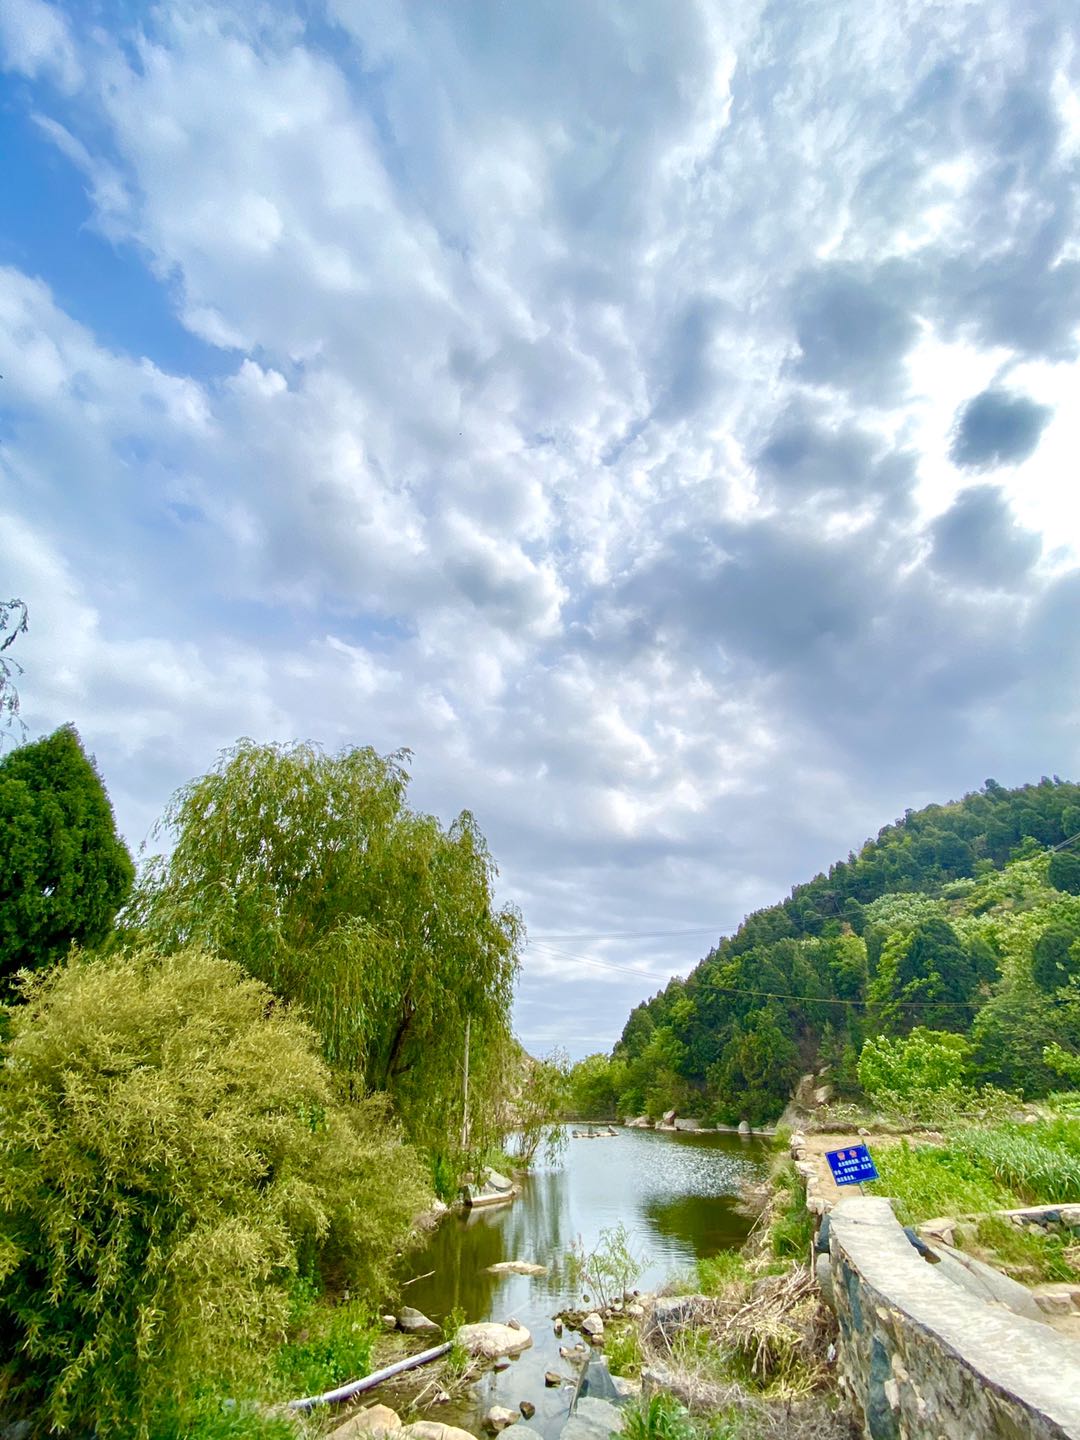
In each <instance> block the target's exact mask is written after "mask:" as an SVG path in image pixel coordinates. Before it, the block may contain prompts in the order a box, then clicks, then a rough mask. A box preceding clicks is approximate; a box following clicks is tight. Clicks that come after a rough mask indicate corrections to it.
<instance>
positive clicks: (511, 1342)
mask: <svg viewBox="0 0 1080 1440" xmlns="http://www.w3.org/2000/svg"><path fill="white" fill-rule="evenodd" d="M457 1338H458V1340H459V1342H460V1343H461V1344H462V1345H464V1346H465V1349H466V1350H467V1351H468V1352H469V1354H470V1355H474V1356H477V1357H478V1358H480V1359H482V1360H497V1359H498V1358H499V1356H500V1355H519V1354H520V1353H521V1351H522V1350H527V1349H528V1348H529V1346H530V1345H531V1344H532V1336H531V1335H530V1334H529V1332H528V1330H526V1329H525V1327H524V1325H521V1324H520V1323H519V1325H518V1327H517V1329H511V1327H510V1326H509V1325H497V1324H495V1322H494V1321H491V1320H485V1321H481V1322H480V1323H479V1324H476V1325H463V1326H462V1327H461V1329H460V1330H459V1331H458V1333H457Z"/></svg>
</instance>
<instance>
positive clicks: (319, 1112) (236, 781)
mask: <svg viewBox="0 0 1080 1440" xmlns="http://www.w3.org/2000/svg"><path fill="white" fill-rule="evenodd" d="M407 759H408V757H407V754H406V753H405V752H400V753H397V754H394V755H390V756H379V755H377V754H376V753H375V752H374V751H372V750H370V749H367V748H352V749H347V750H344V751H342V752H340V753H339V754H336V755H328V754H326V753H324V752H322V751H321V750H319V749H317V748H316V747H314V746H310V745H294V746H275V745H257V744H254V743H253V742H251V741H242V742H241V743H240V744H239V745H237V746H236V747H235V748H234V749H233V750H231V751H228V752H226V753H225V754H223V755H222V756H221V758H220V759H219V761H218V763H217V764H216V765H215V767H214V768H213V769H212V770H211V771H210V772H208V774H206V775H204V776H202V777H200V778H199V779H197V780H194V781H192V782H191V784H189V785H187V786H185V787H184V788H183V789H182V790H181V791H180V792H179V793H178V794H177V795H176V796H175V797H174V799H173V801H172V802H171V804H170V806H169V807H168V809H167V811H166V814H165V817H164V820H163V824H162V831H161V833H162V836H163V838H164V839H165V840H166V842H167V844H168V846H169V850H168V853H167V854H165V855H162V856H158V857H154V858H151V859H150V860H149V861H147V862H146V863H144V865H143V866H142V868H141V870H140V872H139V874H138V877H137V878H136V879H135V882H134V886H133V885H132V880H133V876H134V867H133V866H132V863H131V860H130V857H129V856H128V855H127V852H126V850H125V848H124V846H123V843H122V841H121V840H120V839H119V837H118V836H117V834H116V829H115V824H114V822H113V818H112V813H111V807H110V806H109V802H108V797H107V795H106V794H105V791H104V787H103V785H102V783H101V780H100V777H99V776H98V775H97V772H96V769H95V767H94V765H93V762H92V760H90V759H89V758H88V757H87V756H86V755H85V753H84V752H83V750H82V747H81V744H80V742H79V740H78V736H77V735H76V734H75V732H74V731H73V730H71V729H70V728H67V729H65V730H62V731H60V732H58V733H57V734H56V735H54V736H51V737H48V739H47V740H45V741H41V742H37V743H36V744H34V745H26V746H23V747H21V748H20V749H17V750H15V751H13V752H11V754H9V755H8V756H6V757H5V758H4V759H3V760H2V761H0V875H2V876H3V879H2V880H0V934H2V935H3V937H4V941H5V952H4V953H5V957H7V956H13V957H14V962H13V965H12V966H11V967H9V971H10V970H11V969H14V968H15V967H19V970H18V973H17V974H12V973H9V974H8V984H9V987H10V988H9V994H8V1003H7V1004H6V1005H5V1006H4V1008H3V1016H2V1023H3V1029H2V1032H0V1033H2V1044H3V1058H4V1065H3V1067H0V1355H2V1357H3V1358H2V1359H0V1406H2V1408H3V1409H4V1413H5V1416H15V1415H19V1414H23V1415H26V1416H28V1417H30V1418H31V1420H32V1423H33V1424H34V1425H35V1426H36V1427H38V1428H39V1429H41V1430H42V1431H45V1430H50V1431H52V1432H54V1433H60V1434H65V1433H69V1434H75V1433H87V1432H90V1431H93V1432H94V1433H100V1434H103V1435H104V1434H109V1435H117V1436H138V1437H151V1436H153V1437H155V1440H161V1437H165V1436H172V1435H176V1436H180V1435H184V1436H187V1437H201V1440H214V1437H218V1436H222V1437H224V1436H226V1435H229V1436H235V1437H236V1440H241V1437H244V1436H254V1435H262V1434H265V1435H272V1434H274V1433H276V1430H280V1429H281V1427H282V1422H281V1421H280V1420H278V1419H276V1418H274V1416H273V1415H272V1414H267V1412H266V1410H265V1407H266V1405H267V1404H268V1403H270V1402H274V1401H280V1400H283V1399H286V1398H291V1397H292V1396H293V1395H295V1394H297V1393H311V1392H313V1391H320V1390H323V1389H326V1388H329V1387H331V1386H333V1385H336V1384H340V1383H341V1382H342V1381H344V1380H346V1379H349V1378H352V1377H355V1375H356V1374H358V1373H362V1372H363V1370H364V1369H365V1368H366V1367H367V1365H368V1364H369V1362H370V1358H371V1349H372V1344H373V1342H374V1338H375V1336H376V1334H377V1327H376V1325H375V1323H374V1322H375V1320H376V1317H377V1314H378V1306H379V1302H380V1301H381V1300H382V1299H383V1297H384V1295H385V1294H386V1292H387V1289H388V1287H390V1286H391V1285H392V1279H393V1271H394V1268H395V1265H396V1262H397V1257H398V1256H399V1255H400V1253H401V1251H402V1249H403V1248H404V1247H406V1246H407V1245H408V1244H409V1242H410V1238H411V1237H412V1235H413V1234H414V1233H415V1232H414V1230H413V1224H414V1221H415V1220H416V1219H417V1217H418V1216H419V1215H420V1213H421V1212H422V1211H423V1210H424V1209H425V1207H427V1206H428V1205H429V1204H430V1203H431V1200H432V1190H433V1188H434V1186H435V1184H436V1183H437V1184H438V1186H439V1187H440V1188H442V1189H443V1190H444V1192H447V1193H451V1192H452V1191H453V1190H454V1189H455V1188H456V1185H457V1181H458V1177H459V1176H460V1174H461V1173H462V1172H463V1171H465V1170H466V1169H469V1168H475V1167H478V1166H480V1165H482V1164H483V1163H484V1162H485V1161H486V1160H487V1159H488V1158H489V1156H490V1154H491V1153H492V1152H493V1151H494V1150H495V1149H496V1148H497V1146H498V1145H499V1143H500V1142H501V1140H502V1138H503V1135H504V1133H505V1131H506V1128H507V1125H508V1123H509V1120H510V1118H511V1117H510V1112H509V1110H508V1107H507V1099H508V1097H510V1098H511V1099H512V1097H513V1096H515V1095H518V1094H526V1095H529V1094H531V1110H530V1116H531V1123H532V1124H533V1126H534V1128H536V1127H537V1126H538V1125H539V1121H538V1119H537V1116H538V1115H539V1110H540V1108H542V1106H543V1105H544V1104H546V1103H547V1101H548V1099H549V1098H550V1090H551V1086H552V1084H554V1083H555V1082H556V1080H557V1078H558V1075H559V1074H560V1073H562V1072H560V1070H559V1067H558V1066H557V1065H555V1066H549V1067H543V1066H541V1067H536V1069H535V1070H534V1071H529V1069H528V1067H526V1066H525V1065H524V1061H523V1052H522V1051H521V1049H520V1047H519V1046H518V1045H517V1043H516V1042H515V1041H514V1039H513V1037H512V1034H511V1031H510V1003H511V999H512V992H513V985H514V981H515V977H516V973H517V968H518V950H519V946H520V942H521V922H520V919H519V917H518V916H517V914H516V912H514V911H513V910H511V909H507V908H498V907H496V905H495V903H494V899H493V886H494V875H495V869H494V864H493V862H492V859H491V856H490V854H489V852H488V850H487V847H486V844H485V842H484V839H483V836H482V835H481V833H480V831H479V829H478V827H477V825H476V823H475V821H474V820H473V818H472V816H471V815H469V814H468V813H467V812H465V813H462V814H461V815H460V816H458V818H457V819H456V820H455V821H454V822H453V823H452V824H451V825H450V826H449V827H443V826H442V825H441V824H440V823H439V822H438V821H437V820H436V819H434V818H433V817H431V816H427V815H423V814H419V813H417V812H415V811H413V810H411V809H410V808H409V806H408V805H407V803H406V795H407V787H408V773H407V769H406V762H407ZM564 1068H565V1067H564ZM519 1071H520V1072H522V1073H521V1074H520V1075H519V1073H518V1072H519ZM466 1077H467V1083H466ZM532 1092H535V1093H532ZM548 1118H550V1117H548ZM226 1397H227V1398H228V1400H229V1402H230V1403H229V1405H228V1406H226V1405H224V1403H223V1402H224V1400H225V1398H226ZM275 1427H276V1428H275Z"/></svg>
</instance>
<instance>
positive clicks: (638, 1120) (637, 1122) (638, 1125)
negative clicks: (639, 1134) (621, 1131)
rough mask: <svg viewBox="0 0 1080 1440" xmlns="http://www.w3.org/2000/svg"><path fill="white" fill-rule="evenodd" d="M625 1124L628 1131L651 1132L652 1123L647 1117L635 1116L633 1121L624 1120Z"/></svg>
mask: <svg viewBox="0 0 1080 1440" xmlns="http://www.w3.org/2000/svg"><path fill="white" fill-rule="evenodd" d="M623 1124H624V1125H625V1126H626V1128H627V1129H628V1130H651V1129H652V1121H651V1120H650V1119H649V1117H648V1116H647V1115H635V1116H634V1118H633V1119H632V1120H624V1121H623Z"/></svg>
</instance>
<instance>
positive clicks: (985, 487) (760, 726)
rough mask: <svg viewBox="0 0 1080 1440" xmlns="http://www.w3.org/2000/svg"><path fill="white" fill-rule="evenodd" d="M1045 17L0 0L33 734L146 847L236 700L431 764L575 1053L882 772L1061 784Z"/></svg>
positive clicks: (933, 780)
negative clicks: (486, 853)
mask: <svg viewBox="0 0 1080 1440" xmlns="http://www.w3.org/2000/svg"><path fill="white" fill-rule="evenodd" d="M727 12H731V13H727ZM901 17H902V18H901ZM1078 32H1080V22H1078V21H1077V19H1076V16H1075V7H1074V6H1073V5H1071V4H1066V3H1059V0H1041V3H1038V4H1036V3H1030V4H1025V3H1018V0H1017V3H1001V0H988V3H978V4H975V3H970V4H969V3H961V0H948V3H914V4H912V5H910V6H906V7H904V8H903V11H902V12H901V11H900V10H898V9H897V8H896V7H873V6H866V5H865V4H861V3H856V0H851V3H817V0H815V3H795V0H787V3H772V4H768V3H748V4H746V5H740V6H738V7H731V6H719V5H715V4H705V3H700V4H699V3H694V0H679V3H678V4H675V5H664V6H661V5H656V4H654V3H652V0H624V3H620V4H617V5H616V4H606V3H605V4H601V3H589V0H575V3H573V4H570V3H567V0H562V3H554V0H548V3H541V0H529V3H527V4H520V5H508V4H505V3H497V0H487V3H464V0H461V3H455V4H453V5H446V4H444V3H441V0H440V3H435V0H413V3H410V4H409V5H407V6H405V5H400V4H397V3H383V0H327V3H320V0H307V3H305V4H303V5H301V6H297V7H292V6H289V5H286V4H275V3H266V4H262V5H259V6H253V5H250V4H243V5H236V6H232V5H229V4H217V5H202V4H199V3H176V4H173V3H166V4H162V5H160V6H138V5H133V4H127V5H108V4H91V3H87V4H79V5H70V6H63V5H59V4H57V5H52V4H47V3H45V0H7V3H6V4H5V5H4V6H3V7H2V9H0V65H2V71H0V157H2V161H3V169H2V172H0V173H2V185H3V190H2V196H3V203H2V208H0V373H2V374H3V376H4V379H3V381H0V527H2V528H0V535H2V537H3V544H2V549H0V555H2V557H3V568H2V571H0V589H3V591H4V592H5V593H10V594H18V595H20V596H22V597H23V598H24V599H25V600H26V601H27V603H28V605H29V607H30V617H31V631H30V634H29V635H28V636H26V637H23V639H22V640H20V651H21V657H22V661H23V664H24V666H25V670H26V673H25V676H24V679H23V685H22V693H23V705H24V714H25V717H26V719H27V721H28V723H29V725H30V727H31V731H32V732H33V733H38V732H41V731H44V730H47V729H49V728H51V727H53V726H55V725H57V724H60V723H63V722H64V721H67V720H73V721H74V722H75V723H76V724H77V725H78V726H79V728H80V730H81V732H82V733H83V735H84V737H85V739H86V741H87V743H88V745H89V746H90V747H91V748H92V749H93V750H94V752H95V753H96V755H97V757H98V760H99V763H100V766H101V768H102V771H103V773H104V775H105V778H106V781H107V783H108V785H109V788H110V791H111V793H112V795H113V798H114V802H115V805H116V809H117V813H118V816H119V819H120V822H121V824H122V826H123V828H124V831H125V833H126V834H127V836H128V838H129V839H130V841H131V842H132V844H133V846H138V845H139V844H140V843H141V842H142V841H143V840H144V838H145V837H146V836H147V835H148V833H149V830H150V827H151V826H152V824H153V821H154V819H155V817H156V816H157V815H158V814H159V813H160V811H161V809H162V806H163V804H164V802H165V800H166V798H167V797H168V795H169V794H170V793H171V791H172V790H173V789H174V788H175V787H176V786H177V785H178V784H180V783H181V782H182V781H184V780H185V779H187V778H188V777H190V776H191V775H193V774H196V773H199V772H201V771H202V770H205V769H206V768H207V767H208V766H209V765H210V764H211V763H212V762H213V758H214V756H215V755H216V753H217V752H218V751H219V749H221V748H222V747H223V746H226V745H228V744H229V743H230V742H231V741H233V740H235V739H236V738H237V737H238V736H240V735H253V736H256V737H259V738H265V739H276V740H287V739H290V738H295V737H303V738H313V739H316V740H320V741H322V742H323V743H324V744H326V745H328V746H331V747H336V746H340V745H344V744H349V743H362V744H368V743H370V744H374V745H376V746H378V747H379V748H381V749H385V750H390V749H396V748H398V747H399V746H402V745H407V746H409V747H411V748H412V749H413V751H414V752H415V764H414V777H415V778H414V789H413V799H414V803H416V804H418V805H420V806H422V807H424V808H427V809H431V810H434V811H435V812H436V813H438V814H439V815H441V816H442V817H443V818H444V819H447V820H449V819H450V818H451V817H452V816H453V815H454V814H455V813H456V812H457V811H458V810H459V809H461V808H463V807H468V808H470V809H472V810H473V811H474V812H475V813H476V814H477V816H478V818H479V821H480V823H481V826H482V827H483V829H484V830H485V832H486V833H487V835H488V837H489V839H490V842H491V845H492V848H493V851H494V853H495V855H496V858H497V860H498V862H499V865H500V870H501V879H500V883H501V886H502V891H503V894H504V896H505V897H506V898H510V899H513V900H515V901H516V902H517V903H518V904H520V905H521V907H522V909H523V911H524V914H525V919H526V922H527V925H528V928H529V931H530V935H531V936H532V943H531V944H530V948H529V950H528V952H527V956H526V968H525V974H524V978H523V981H522V986H521V991H520V996H519V1004H518V1027H519V1030H520V1033H521V1035H522V1038H523V1039H524V1040H525V1042H526V1043H527V1044H528V1045H529V1046H530V1047H531V1048H533V1049H534V1050H545V1049H547V1048H549V1047H550V1046H552V1045H554V1044H563V1045H566V1046H567V1047H568V1048H569V1049H570V1050H571V1051H572V1052H573V1053H574V1054H582V1053H586V1052H587V1051H590V1050H594V1049H599V1048H607V1046H608V1045H610V1043H611V1041H612V1040H613V1039H614V1038H615V1036H616V1035H617V1034H618V1032H619V1030H620V1029H621V1025H622V1022H623V1020H624V1018H625V1015H626V1013H627V1010H628V1009H629V1007H630V1005H632V1004H633V1003H635V1002H636V1001H637V1000H639V999H641V998H643V997H644V996H645V995H647V994H649V993H651V992H652V991H653V990H655V989H656V988H657V986H658V983H659V982H660V981H662V979H663V978H664V977H666V976H667V975H669V974H671V973H675V972H680V971H685V970H687V969H688V968H689V967H690V966H691V965H692V964H693V963H694V961H695V960H696V959H697V958H698V957H699V956H700V954H702V953H703V952H704V951H705V950H706V949H707V948H708V945H709V944H710V942H711V941H713V940H715V939H716V938H717V937H718V936H719V935H720V934H721V933H723V932H725V931H728V930H730V929H732V928H733V927H734V926H735V925H737V923H738V922H739V920H740V918H741V917H742V916H743V915H744V914H745V913H746V912H747V911H748V910H750V909H753V908H755V907H756V906H758V905H761V904H764V903H768V902H770V901H772V900H774V899H776V898H778V897H779V896H780V895H782V894H784V893H786V891H787V890H788V889H789V888H790V886H791V885H792V884H794V883H796V882H798V881H799V880H802V879H806V878H809V877H810V876H811V875H812V874H814V873H815V871H817V870H818V869H820V868H822V867H823V866H825V865H827V864H828V863H829V861H831V860H833V859H836V858H838V857H839V856H842V855H845V854H846V853H847V851H848V850H849V849H850V848H852V847H856V848H857V847H858V845H859V844H860V843H861V842H862V840H863V839H864V838H865V837H866V836H867V835H868V834H872V833H874V832H875V831H876V830H877V829H878V828H879V826H880V825H882V824H883V823H886V822H887V821H889V820H890V819H892V818H893V817H894V816H896V815H898V814H899V813H901V812H902V811H903V809H904V808H905V807H906V806H908V805H912V806H916V805H919V804H922V803H925V802H927V801H930V800H940V799H945V798H948V797H950V796H959V795H960V794H962V793H964V792H965V791H967V790H969V789H972V788H975V787H977V786H978V785H979V784H981V782H982V781H983V779H984V778H986V777H987V776H994V777H995V778H997V779H998V780H999V781H1001V782H1002V783H1006V784H1016V783H1020V782H1022V781H1024V780H1029V779H1032V780H1037V779H1038V778H1039V776H1040V775H1042V774H1055V773H1056V774H1060V775H1062V776H1071V777H1073V778H1075V777H1076V776H1077V774H1078V773H1080V766H1078V764H1077V759H1078V748H1080V741H1078V730H1077V720H1078V699H1077V678H1078V637H1080V625H1078V624H1077V621H1078V618H1080V616H1078V605H1080V569H1078V559H1077V556H1078V547H1080V500H1078V487H1077V475H1076V456H1077V454H1078V453H1080V406H1078V405H1077V402H1076V396H1077V391H1078V381H1080V372H1078V367H1077V353H1078V352H1077V345H1078V339H1080V233H1078V225H1077V201H1078V175H1080V85H1078V80H1080V33H1078ZM567 937H569V938H567ZM556 952H560V953H556ZM609 967H614V968H609Z"/></svg>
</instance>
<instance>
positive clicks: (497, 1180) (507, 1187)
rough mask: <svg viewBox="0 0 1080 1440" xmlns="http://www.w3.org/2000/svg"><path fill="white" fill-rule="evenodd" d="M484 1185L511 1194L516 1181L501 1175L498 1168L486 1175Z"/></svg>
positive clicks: (489, 1188) (486, 1187)
mask: <svg viewBox="0 0 1080 1440" xmlns="http://www.w3.org/2000/svg"><path fill="white" fill-rule="evenodd" d="M484 1187H485V1189H488V1190H498V1191H500V1192H501V1193H502V1194H509V1192H510V1191H511V1190H513V1188H514V1182H513V1181H512V1180H508V1179H507V1178H506V1176H505V1175H500V1174H499V1172H498V1171H497V1170H489V1171H488V1172H487V1173H486V1175H485V1176H484Z"/></svg>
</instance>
